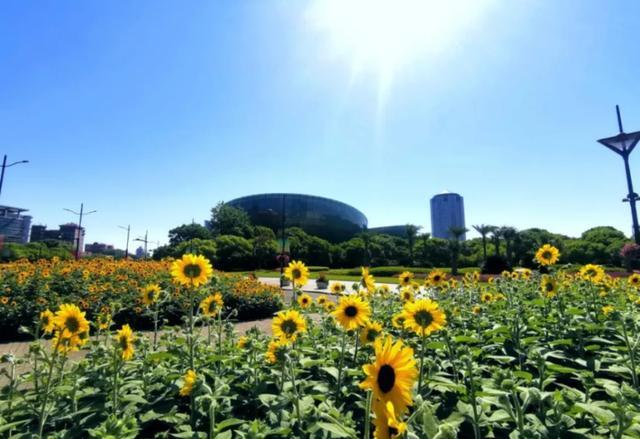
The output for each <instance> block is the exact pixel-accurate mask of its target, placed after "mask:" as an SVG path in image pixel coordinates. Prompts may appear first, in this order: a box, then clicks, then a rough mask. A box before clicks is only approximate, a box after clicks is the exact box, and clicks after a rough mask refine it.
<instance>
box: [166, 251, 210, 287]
mask: <svg viewBox="0 0 640 439" xmlns="http://www.w3.org/2000/svg"><path fill="white" fill-rule="evenodd" d="M212 274H213V268H212V267H211V263H210V262H209V260H208V259H207V258H205V257H204V256H200V255H198V256H196V255H193V254H191V253H187V254H185V255H183V256H182V258H181V259H177V260H176V261H174V262H173V264H172V265H171V276H172V277H173V280H174V281H175V282H176V283H178V284H180V285H184V286H187V287H196V288H197V287H199V286H200V285H204V284H206V283H207V282H208V281H209V278H210V277H211V275H212Z"/></svg>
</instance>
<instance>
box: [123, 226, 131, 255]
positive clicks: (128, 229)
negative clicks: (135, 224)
mask: <svg viewBox="0 0 640 439" xmlns="http://www.w3.org/2000/svg"><path fill="white" fill-rule="evenodd" d="M130 231H131V224H129V225H128V226H127V246H126V248H125V249H124V258H125V259H129V232H130Z"/></svg>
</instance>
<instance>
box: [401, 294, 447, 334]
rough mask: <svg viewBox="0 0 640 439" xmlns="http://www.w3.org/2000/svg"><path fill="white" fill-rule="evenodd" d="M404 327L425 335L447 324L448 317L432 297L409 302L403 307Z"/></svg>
mask: <svg viewBox="0 0 640 439" xmlns="http://www.w3.org/2000/svg"><path fill="white" fill-rule="evenodd" d="M403 312H404V315H405V321H404V327H405V328H406V329H408V330H410V331H413V332H415V333H416V334H418V335H421V336H425V335H429V334H431V333H432V332H435V331H439V330H440V329H442V328H443V327H444V325H446V324H447V317H446V316H445V314H444V312H443V311H442V310H441V309H440V308H439V307H438V304H437V303H436V302H434V301H432V300H431V299H420V300H416V301H415V302H408V303H406V304H405V305H404V309H403Z"/></svg>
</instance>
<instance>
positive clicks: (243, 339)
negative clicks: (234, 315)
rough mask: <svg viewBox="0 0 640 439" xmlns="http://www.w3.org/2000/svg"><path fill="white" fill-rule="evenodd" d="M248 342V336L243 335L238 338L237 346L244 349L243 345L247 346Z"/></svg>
mask: <svg viewBox="0 0 640 439" xmlns="http://www.w3.org/2000/svg"><path fill="white" fill-rule="evenodd" d="M248 343H249V337H247V336H246V335H243V336H242V337H240V338H239V339H238V347H239V348H240V349H244V348H245V347H247V344H248Z"/></svg>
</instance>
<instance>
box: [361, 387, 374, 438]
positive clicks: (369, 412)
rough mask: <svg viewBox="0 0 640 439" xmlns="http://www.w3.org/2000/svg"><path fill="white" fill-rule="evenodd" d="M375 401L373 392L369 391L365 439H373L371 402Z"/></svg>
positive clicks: (365, 416) (365, 414)
mask: <svg viewBox="0 0 640 439" xmlns="http://www.w3.org/2000/svg"><path fill="white" fill-rule="evenodd" d="M372 399H373V392H371V391H370V390H369V391H367V405H366V407H365V413H364V436H363V438H364V439H370V438H371V401H372Z"/></svg>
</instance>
